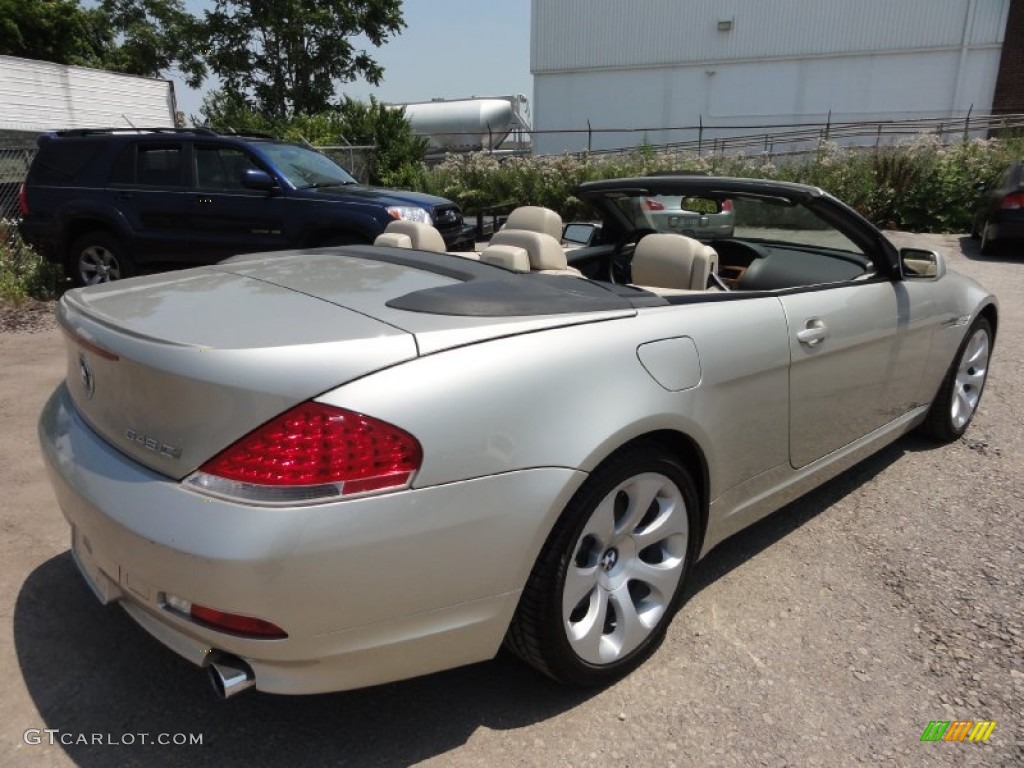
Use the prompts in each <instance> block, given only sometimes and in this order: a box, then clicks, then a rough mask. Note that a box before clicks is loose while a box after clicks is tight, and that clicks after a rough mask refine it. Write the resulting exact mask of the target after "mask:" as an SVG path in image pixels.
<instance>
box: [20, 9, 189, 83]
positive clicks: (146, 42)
mask: <svg viewBox="0 0 1024 768" xmlns="http://www.w3.org/2000/svg"><path fill="white" fill-rule="evenodd" d="M204 38H205V35H204V33H203V31H202V28H201V24H200V21H199V19H197V18H195V17H194V16H191V15H190V14H189V13H188V12H187V11H185V9H184V5H183V4H182V2H181V0H103V2H101V3H100V5H99V7H97V8H83V7H81V6H80V5H79V4H78V3H77V2H75V1H74V0H0V54H4V55H8V56H20V57H22V58H26V59H39V60H42V61H52V62H54V63H56V64H77V65H81V66H87V67H96V68H97V69H106V70H110V71H113V72H126V73H128V74H133V75H144V76H146V77H159V76H161V75H163V74H166V72H167V71H168V70H170V69H172V68H176V69H178V70H179V71H181V72H182V73H183V74H185V76H186V78H187V81H188V84H189V85H190V86H192V87H193V88H195V87H198V86H199V84H200V83H201V82H202V81H203V79H204V77H205V76H206V66H205V64H204V63H203V60H202V58H201V56H200V55H199V49H200V47H201V41H202V40H204Z"/></svg>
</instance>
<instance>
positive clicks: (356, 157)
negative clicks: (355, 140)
mask: <svg viewBox="0 0 1024 768" xmlns="http://www.w3.org/2000/svg"><path fill="white" fill-rule="evenodd" d="M314 149H316V150H317V151H318V152H323V153H324V154H325V155H327V156H328V157H329V158H331V160H333V161H334V162H336V163H337V164H338V165H340V166H341V167H342V168H344V169H345V170H346V171H348V172H349V173H350V174H352V177H353V178H354V179H355V180H356V181H358V182H359V183H360V184H369V182H370V168H371V167H372V165H373V155H374V153H375V152H376V151H377V147H376V146H375V145H373V144H362V145H358V146H357V145H349V144H338V145H332V146H321V147H314Z"/></svg>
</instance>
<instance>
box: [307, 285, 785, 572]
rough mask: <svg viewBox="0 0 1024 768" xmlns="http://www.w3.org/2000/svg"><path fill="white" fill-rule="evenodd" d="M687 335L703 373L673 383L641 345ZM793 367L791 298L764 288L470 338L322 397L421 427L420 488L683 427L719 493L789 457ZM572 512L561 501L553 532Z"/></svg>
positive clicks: (412, 428)
mask: <svg viewBox="0 0 1024 768" xmlns="http://www.w3.org/2000/svg"><path fill="white" fill-rule="evenodd" d="M679 337H689V338H691V339H693V341H694V343H695V345H696V348H697V353H698V357H699V368H700V371H699V372H698V374H697V375H696V376H694V377H692V380H693V381H697V382H699V383H698V384H697V385H696V386H693V387H691V388H689V389H684V390H681V391H669V390H668V389H665V388H664V387H663V386H661V385H660V384H659V383H658V382H657V381H655V380H654V378H652V376H651V375H650V374H649V373H648V372H647V371H646V369H645V368H644V367H643V365H642V364H641V363H640V361H639V359H638V356H637V348H638V347H639V346H640V345H641V344H644V343H647V342H651V341H654V340H660V339H670V338H679ZM788 366H789V347H788V338H787V331H786V322H785V317H784V314H783V312H782V308H781V305H780V304H779V302H778V300H777V299H775V298H773V297H759V298H751V299H747V300H741V301H725V302H709V303H707V304H693V305H688V306H677V307H658V308H651V309H645V310H641V311H640V312H639V313H638V315H637V316H635V317H631V318H625V319H617V320H608V321H604V322H594V323H588V324H585V325H578V326H573V327H567V328H559V329H553V330H548V331H542V332H536V333H526V334H522V335H519V336H514V337H510V338H504V339H497V340H493V341H489V342H485V343H478V344H471V345H468V346H465V347H460V348H457V349H452V350H448V351H445V352H439V353H437V354H432V355H427V356H425V357H421V358H418V359H416V360H413V361H410V362H407V363H404V364H401V365H397V366H395V367H393V368H390V369H389V370H386V371H382V372H378V373H375V374H372V375H370V376H367V377H365V378H363V379H361V380H359V381H355V382H352V383H350V384H347V385H345V386H343V387H340V388H338V389H336V390H334V391H332V392H329V393H326V394H324V395H322V396H321V397H320V398H318V399H319V400H321V401H323V402H327V403H331V404H334V405H338V406H340V407H344V408H350V409H352V410H355V411H360V412H363V413H366V414H369V415H372V416H374V417H376V418H381V419H384V420H385V421H389V422H391V423H393V424H396V425H397V426H400V427H401V428H402V429H405V430H408V431H409V432H411V433H412V434H413V435H415V436H416V437H417V438H418V439H419V440H420V442H421V444H422V446H423V452H424V461H423V466H422V469H421V471H420V473H419V474H418V475H417V477H416V480H415V482H414V486H415V487H426V486H431V485H437V484H444V483H451V482H456V481H459V480H465V479H469V478H474V477H482V476H486V475H494V474H500V473H505V472H512V471H516V470H523V469H530V468H538V467H567V468H573V469H582V470H584V471H586V472H590V471H593V469H594V468H595V467H597V466H598V465H599V464H600V463H601V461H602V460H604V459H605V458H607V457H608V456H609V455H611V454H612V453H614V452H615V451H616V450H617V449H618V448H620V447H621V446H623V445H624V444H626V443H628V442H629V441H631V440H633V439H634V438H637V437H639V436H642V435H645V434H648V433H650V432H653V431H657V430H673V431H676V432H679V433H682V434H684V435H686V436H688V437H689V438H691V439H692V440H693V441H694V442H695V443H696V444H697V446H698V447H699V449H700V450H701V451H702V453H703V454H704V456H705V457H706V461H707V465H708V467H709V486H710V487H709V489H708V491H709V492H708V496H709V498H710V499H714V498H715V497H716V496H718V495H719V494H721V493H722V492H723V491H725V490H727V489H728V488H731V487H733V486H735V485H737V484H739V483H742V482H744V481H745V480H747V479H749V478H751V477H753V476H755V475H757V474H759V473H761V472H764V471H765V470H767V469H769V468H771V467H774V466H777V465H781V464H784V463H785V462H787V461H788V438H787V434H788V418H789V414H788V390H787V387H788V383H787V382H788ZM693 472H694V474H695V476H698V477H699V468H697V467H694V468H693ZM494 503H496V504H498V503H500V500H498V499H496V500H495V502H494ZM560 512H561V508H560V507H558V508H553V509H551V510H550V511H549V514H548V519H547V520H546V527H545V528H544V530H543V531H542V533H543V536H545V537H546V534H547V530H548V529H549V528H550V526H551V525H552V524H553V522H554V518H555V517H557V515H558V514H560ZM542 540H543V538H542V539H541V541H542ZM539 544H540V542H538V543H537V546H538V547H539ZM531 562H532V561H531Z"/></svg>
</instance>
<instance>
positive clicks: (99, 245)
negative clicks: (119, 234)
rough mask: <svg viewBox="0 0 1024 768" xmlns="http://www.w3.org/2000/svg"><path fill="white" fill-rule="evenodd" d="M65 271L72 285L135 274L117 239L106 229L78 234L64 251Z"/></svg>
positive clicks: (101, 281)
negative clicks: (66, 253)
mask: <svg viewBox="0 0 1024 768" xmlns="http://www.w3.org/2000/svg"><path fill="white" fill-rule="evenodd" d="M67 268H68V273H69V274H70V275H71V280H72V282H74V284H75V285H98V284H99V283H109V282H110V281H112V280H121V279H123V278H125V277H131V276H132V275H133V274H135V265H134V264H133V263H132V260H131V258H130V257H129V256H128V254H127V253H126V252H125V248H124V246H123V245H122V244H121V241H120V240H118V239H117V238H116V237H114V236H113V235H111V234H110V233H109V232H101V231H96V232H89V233H88V234H85V235H82V236H81V237H79V238H78V239H77V240H75V242H74V243H72V245H71V248H70V249H69V251H68V258H67Z"/></svg>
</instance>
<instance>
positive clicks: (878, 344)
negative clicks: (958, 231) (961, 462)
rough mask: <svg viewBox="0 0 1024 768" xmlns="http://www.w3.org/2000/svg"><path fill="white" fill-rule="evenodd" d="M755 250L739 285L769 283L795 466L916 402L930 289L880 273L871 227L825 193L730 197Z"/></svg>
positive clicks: (883, 263)
mask: <svg viewBox="0 0 1024 768" xmlns="http://www.w3.org/2000/svg"><path fill="white" fill-rule="evenodd" d="M734 211H735V215H736V222H735V224H736V233H735V237H737V238H741V239H743V240H746V241H747V242H748V243H750V244H754V243H756V247H757V249H758V257H757V258H755V259H754V260H753V263H751V264H750V265H749V267H747V268H746V270H745V273H744V275H743V277H741V279H740V281H739V284H740V285H741V286H743V285H746V286H748V287H753V288H757V287H759V288H761V289H768V290H775V291H777V296H778V300H779V301H780V302H781V304H782V307H783V310H784V311H785V315H786V323H787V329H788V334H789V353H790V375H789V400H790V420H789V455H790V463H791V464H792V466H793V467H795V468H800V467H803V466H806V465H807V464H810V463H811V462H813V461H815V460H817V459H820V458H821V457H823V456H825V455H827V454H829V453H831V452H832V451H835V450H837V449H840V448H842V447H843V446H845V445H848V444H849V443H851V442H853V441H855V440H857V439H858V438H861V437H863V436H865V435H867V434H869V433H870V432H872V431H873V430H876V429H878V428H880V427H882V426H884V425H886V424H888V423H889V422H891V421H892V420H893V419H896V418H898V417H899V416H901V415H903V414H904V413H906V412H908V411H909V410H911V409H912V408H913V407H914V406H916V405H918V404H919V403H918V402H917V398H918V397H919V396H920V392H919V385H920V382H921V378H922V376H923V374H924V369H925V363H926V361H927V356H928V348H929V343H930V335H931V333H932V330H933V328H934V322H935V320H934V309H933V302H932V300H931V294H930V290H929V288H928V287H927V286H924V285H921V284H917V285H914V284H911V283H909V282H907V281H903V280H900V279H899V274H898V271H897V274H895V275H892V276H891V277H890V276H888V275H887V274H886V273H888V272H891V271H892V270H891V269H890V267H889V265H890V262H891V258H890V254H888V251H887V248H888V246H886V245H884V244H883V243H882V242H879V239H878V238H879V235H878V232H877V230H875V229H874V228H873V227H871V226H870V225H869V224H867V222H865V221H863V220H861V219H859V217H858V216H857V215H856V214H855V213H854V212H852V211H850V210H849V209H847V208H845V206H842V205H841V204H839V203H838V202H836V201H832V200H831V199H829V198H824V197H821V198H812V199H811V200H810V201H807V202H806V203H795V202H790V203H789V204H781V205H780V204H779V203H778V202H777V201H772V200H737V201H735V209H734Z"/></svg>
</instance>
